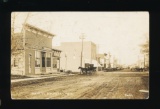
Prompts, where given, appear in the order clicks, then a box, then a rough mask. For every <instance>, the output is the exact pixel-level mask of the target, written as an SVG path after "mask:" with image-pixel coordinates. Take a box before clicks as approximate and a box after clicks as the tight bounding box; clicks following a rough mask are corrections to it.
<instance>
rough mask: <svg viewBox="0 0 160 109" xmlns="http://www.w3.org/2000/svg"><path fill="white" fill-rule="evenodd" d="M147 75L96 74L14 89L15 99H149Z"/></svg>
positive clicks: (131, 73)
mask: <svg viewBox="0 0 160 109" xmlns="http://www.w3.org/2000/svg"><path fill="white" fill-rule="evenodd" d="M148 90H149V77H148V73H146V72H122V71H119V72H96V73H95V74H92V75H73V76H67V77H60V78H58V79H53V80H50V81H45V82H39V83H33V84H29V85H21V86H15V87H14V86H12V87H11V97H12V98H13V99H147V97H148V95H149V93H148Z"/></svg>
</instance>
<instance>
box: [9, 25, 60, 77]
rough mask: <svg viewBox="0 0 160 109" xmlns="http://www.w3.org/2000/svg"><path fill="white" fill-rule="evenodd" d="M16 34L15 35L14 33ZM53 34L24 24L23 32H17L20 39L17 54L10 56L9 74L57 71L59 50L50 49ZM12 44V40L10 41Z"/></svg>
mask: <svg viewBox="0 0 160 109" xmlns="http://www.w3.org/2000/svg"><path fill="white" fill-rule="evenodd" d="M15 36H16V35H15ZM53 37H54V35H53V34H51V33H49V32H47V31H44V30H42V29H39V28H37V27H34V26H32V25H29V24H25V25H24V31H23V33H18V34H17V38H18V40H20V43H19V45H20V46H19V49H18V50H17V51H16V52H17V53H18V54H17V55H16V52H14V53H15V55H14V54H13V55H12V56H11V67H12V68H11V74H18V75H33V74H41V73H50V72H57V69H58V68H57V61H59V59H60V58H59V57H60V53H61V51H60V50H57V49H52V38H53ZM11 43H12V44H14V40H13V41H12V42H11Z"/></svg>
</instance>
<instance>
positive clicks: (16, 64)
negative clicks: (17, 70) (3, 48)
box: [13, 58, 18, 67]
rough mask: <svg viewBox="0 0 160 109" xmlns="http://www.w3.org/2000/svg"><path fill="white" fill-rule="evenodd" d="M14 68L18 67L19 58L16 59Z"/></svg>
mask: <svg viewBox="0 0 160 109" xmlns="http://www.w3.org/2000/svg"><path fill="white" fill-rule="evenodd" d="M13 66H14V67H18V58H14V65H13Z"/></svg>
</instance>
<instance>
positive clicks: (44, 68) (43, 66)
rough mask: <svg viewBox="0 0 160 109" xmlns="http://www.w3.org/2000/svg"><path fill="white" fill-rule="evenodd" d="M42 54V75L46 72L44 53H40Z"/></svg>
mask: <svg viewBox="0 0 160 109" xmlns="http://www.w3.org/2000/svg"><path fill="white" fill-rule="evenodd" d="M41 53H42V55H41V56H42V73H44V72H46V58H45V57H46V56H45V55H46V53H45V52H41Z"/></svg>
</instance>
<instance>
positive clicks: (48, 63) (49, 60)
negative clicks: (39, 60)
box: [47, 53, 51, 67]
mask: <svg viewBox="0 0 160 109" xmlns="http://www.w3.org/2000/svg"><path fill="white" fill-rule="evenodd" d="M47 67H51V53H47Z"/></svg>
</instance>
